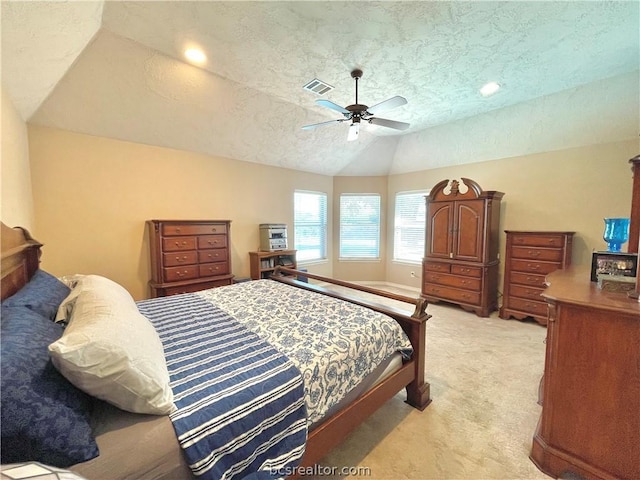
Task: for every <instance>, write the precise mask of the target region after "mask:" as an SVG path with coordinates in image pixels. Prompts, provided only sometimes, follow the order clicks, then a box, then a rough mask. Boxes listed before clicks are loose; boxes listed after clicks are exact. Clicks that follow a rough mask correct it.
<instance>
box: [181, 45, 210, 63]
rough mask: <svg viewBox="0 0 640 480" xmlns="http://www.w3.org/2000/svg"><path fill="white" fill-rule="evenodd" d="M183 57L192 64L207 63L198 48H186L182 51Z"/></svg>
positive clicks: (205, 57)
mask: <svg viewBox="0 0 640 480" xmlns="http://www.w3.org/2000/svg"><path fill="white" fill-rule="evenodd" d="M184 56H185V57H186V58H187V60H189V61H190V62H193V63H204V62H206V61H207V56H206V55H205V54H204V52H203V51H202V50H200V49H199V48H188V49H187V50H185V51H184Z"/></svg>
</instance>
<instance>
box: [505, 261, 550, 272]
mask: <svg viewBox="0 0 640 480" xmlns="http://www.w3.org/2000/svg"><path fill="white" fill-rule="evenodd" d="M559 266H560V265H559V264H558V263H552V262H537V261H535V260H517V259H512V260H511V270H512V271H516V272H531V273H538V274H540V275H546V274H547V273H551V272H553V271H554V270H557V269H558V267H559Z"/></svg>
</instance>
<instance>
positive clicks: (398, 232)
mask: <svg viewBox="0 0 640 480" xmlns="http://www.w3.org/2000/svg"><path fill="white" fill-rule="evenodd" d="M429 192H430V190H407V191H402V192H396V194H395V197H394V208H393V247H392V261H393V262H397V263H407V264H411V265H420V264H421V263H422V259H423V257H424V242H425V235H426V199H425V197H426V196H428V195H429ZM409 196H412V197H417V196H420V197H421V200H420V205H421V206H420V207H419V210H421V211H419V213H420V219H421V220H420V221H419V222H418V221H416V223H414V224H413V225H410V226H408V227H409V228H413V229H415V228H420V231H419V232H418V236H417V237H416V238H420V239H421V242H422V245H420V249H419V252H420V253H419V256H418V255H416V256H414V257H400V256H399V254H401V253H405V252H400V251H399V248H400V247H399V241H400V238H401V237H402V232H403V226H399V225H398V218H399V216H401V215H399V212H398V208H399V205H400V202H399V198H400V197H409ZM400 214H401V212H400ZM416 218H418V215H416ZM417 223H420V225H417ZM405 236H409V235H408V234H405Z"/></svg>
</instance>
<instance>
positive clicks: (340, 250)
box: [338, 193, 382, 261]
mask: <svg viewBox="0 0 640 480" xmlns="http://www.w3.org/2000/svg"><path fill="white" fill-rule="evenodd" d="M347 197H351V198H353V197H360V198H376V199H377V208H378V212H377V216H378V222H377V224H373V226H374V227H375V228H377V232H376V237H377V238H371V239H370V240H372V241H374V243H375V245H374V248H375V255H371V256H366V255H345V254H343V250H344V248H343V247H344V245H343V240H353V239H351V238H344V232H345V230H346V228H345V227H357V226H360V227H367V226H372V224H368V223H366V222H365V221H363V222H361V223H358V222H356V223H354V222H353V221H352V222H351V223H350V224H349V225H345V215H344V214H343V199H345V198H347ZM339 211H340V219H339V225H340V227H339V228H340V231H339V232H338V259H339V260H341V261H380V260H381V256H380V250H381V236H382V235H381V234H382V231H381V230H382V195H380V194H379V193H341V194H340V205H339ZM355 220H359V219H355ZM356 248H359V247H356ZM354 250H355V249H354ZM345 253H346V252H345Z"/></svg>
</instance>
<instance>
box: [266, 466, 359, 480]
mask: <svg viewBox="0 0 640 480" xmlns="http://www.w3.org/2000/svg"><path fill="white" fill-rule="evenodd" d="M271 474H272V475H278V476H282V477H290V476H292V475H296V476H299V477H335V476H352V475H353V476H359V477H370V476H371V469H370V468H369V467H332V466H329V465H318V464H315V465H309V466H306V467H285V468H279V469H274V470H272V471H271Z"/></svg>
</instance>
